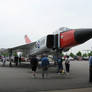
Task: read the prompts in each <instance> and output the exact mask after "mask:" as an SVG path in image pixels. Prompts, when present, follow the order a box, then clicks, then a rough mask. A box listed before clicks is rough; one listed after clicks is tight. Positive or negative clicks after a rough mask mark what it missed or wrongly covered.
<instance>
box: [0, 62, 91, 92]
mask: <svg viewBox="0 0 92 92" xmlns="http://www.w3.org/2000/svg"><path fill="white" fill-rule="evenodd" d="M64 69H65V68H64ZM56 71H57V66H50V67H49V71H48V72H49V74H48V78H45V79H42V76H41V72H42V71H41V68H40V67H39V68H38V69H37V76H36V78H33V77H32V71H31V69H30V68H29V64H28V63H27V64H23V65H22V66H21V67H20V66H18V67H15V66H14V65H13V66H12V67H9V65H8V62H7V63H6V66H5V67H3V66H2V62H0V92H74V91H75V92H92V83H89V64H88V61H71V62H70V74H69V75H66V74H57V73H56Z"/></svg>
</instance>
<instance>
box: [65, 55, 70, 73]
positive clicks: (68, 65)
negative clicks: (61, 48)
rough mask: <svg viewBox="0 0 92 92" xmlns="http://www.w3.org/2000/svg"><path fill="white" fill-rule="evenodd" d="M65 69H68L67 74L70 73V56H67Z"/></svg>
mask: <svg viewBox="0 0 92 92" xmlns="http://www.w3.org/2000/svg"><path fill="white" fill-rule="evenodd" d="M65 68H66V72H67V73H69V72H70V60H69V56H66V59H65Z"/></svg>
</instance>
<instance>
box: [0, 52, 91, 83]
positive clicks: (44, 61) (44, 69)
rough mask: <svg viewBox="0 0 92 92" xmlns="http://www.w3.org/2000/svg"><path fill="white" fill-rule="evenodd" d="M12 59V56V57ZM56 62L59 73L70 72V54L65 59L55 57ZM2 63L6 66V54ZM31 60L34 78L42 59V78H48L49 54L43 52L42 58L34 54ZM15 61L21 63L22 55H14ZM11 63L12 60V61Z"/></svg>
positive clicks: (67, 73)
mask: <svg viewBox="0 0 92 92" xmlns="http://www.w3.org/2000/svg"><path fill="white" fill-rule="evenodd" d="M11 59H12V58H11ZM53 59H54V61H55V63H54V64H56V65H57V73H58V74H66V75H69V72H70V60H69V56H68V55H67V56H66V57H65V59H64V60H63V59H62V57H61V56H58V57H57V58H56V57H53ZM1 61H2V65H3V66H5V63H6V61H7V58H6V57H5V56H2V60H1ZM29 61H30V65H31V69H32V76H33V78H35V77H36V76H37V74H36V71H37V67H38V62H39V61H41V64H40V66H41V68H42V78H43V79H44V78H47V77H48V68H49V64H50V63H49V62H50V59H49V58H48V55H46V54H43V55H42V56H41V59H38V58H37V57H36V55H33V56H31V57H30V58H29ZM63 61H64V62H65V70H64V68H63V65H64V64H63ZM14 63H15V66H18V64H19V65H21V56H20V57H18V56H15V57H14ZM10 64H11V62H10ZM89 82H92V56H90V58H89Z"/></svg>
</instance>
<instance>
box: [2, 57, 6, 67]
mask: <svg viewBox="0 0 92 92" xmlns="http://www.w3.org/2000/svg"><path fill="white" fill-rule="evenodd" d="M2 59H3V66H5V63H6V57H5V56H3V58H2Z"/></svg>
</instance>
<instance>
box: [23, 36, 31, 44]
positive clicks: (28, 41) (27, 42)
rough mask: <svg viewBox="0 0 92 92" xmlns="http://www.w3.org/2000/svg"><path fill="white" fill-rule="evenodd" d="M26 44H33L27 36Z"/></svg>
mask: <svg viewBox="0 0 92 92" xmlns="http://www.w3.org/2000/svg"><path fill="white" fill-rule="evenodd" d="M24 38H25V43H26V44H29V43H31V40H30V39H29V37H28V36H27V35H25V37H24Z"/></svg>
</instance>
